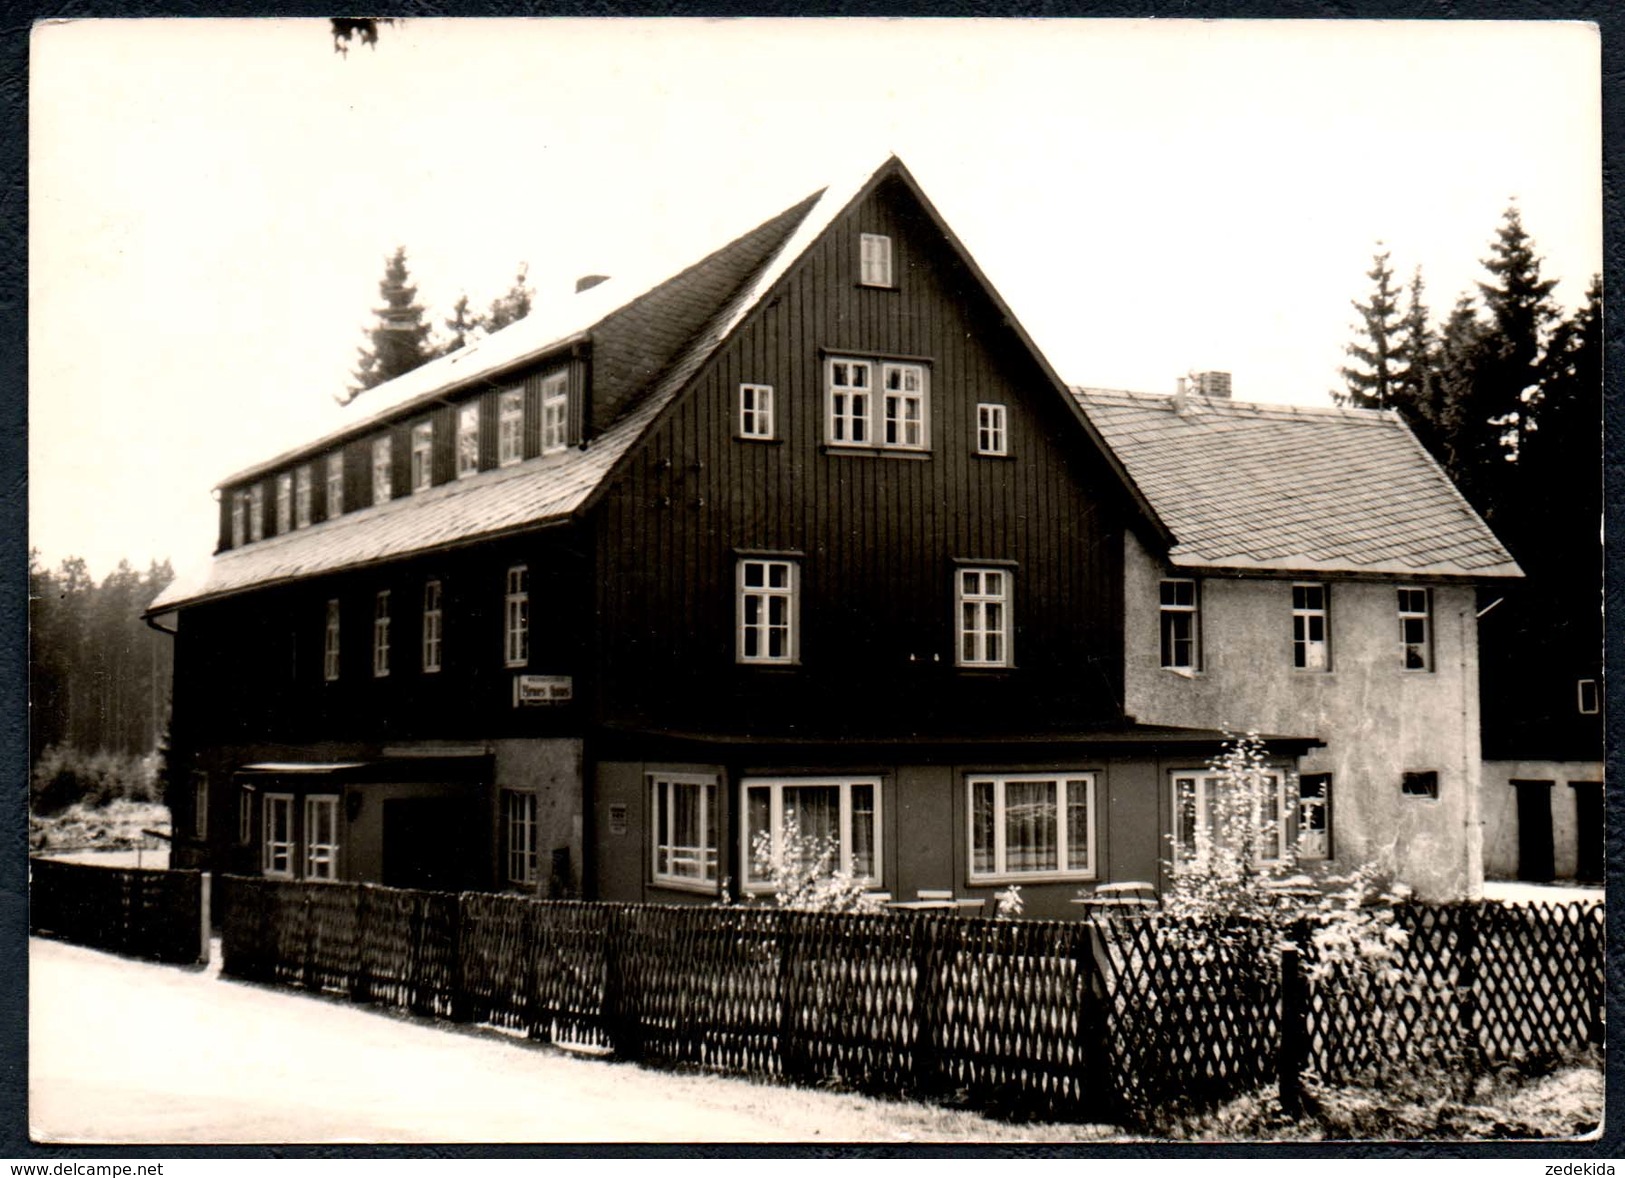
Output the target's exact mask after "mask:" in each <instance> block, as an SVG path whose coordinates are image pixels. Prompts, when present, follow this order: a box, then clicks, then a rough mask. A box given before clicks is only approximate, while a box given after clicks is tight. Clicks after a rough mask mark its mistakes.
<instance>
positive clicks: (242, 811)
mask: <svg viewBox="0 0 1625 1178" xmlns="http://www.w3.org/2000/svg"><path fill="white" fill-rule="evenodd" d="M237 841H238V842H239V843H241V844H242V845H243V846H245V847H246V846H248V844H249V843H251V842H253V841H254V791H253V790H251V789H249V788H248V787H247V786H246V785H245V786H243V787H242V788H241V789H239V790H238V791H237Z"/></svg>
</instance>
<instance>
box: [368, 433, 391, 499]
mask: <svg viewBox="0 0 1625 1178" xmlns="http://www.w3.org/2000/svg"><path fill="white" fill-rule="evenodd" d="M390 441H391V438H390V437H389V435H388V434H385V435H384V436H383V437H381V438H375V439H374V440H373V443H372V502H373V506H375V507H376V506H378V505H379V504H382V503H388V502H389V500H390V496H391V495H393V494H394V485H393V483H394V473H395V448H394V447H393V446H391V445H390Z"/></svg>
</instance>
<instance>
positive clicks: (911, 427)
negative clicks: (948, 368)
mask: <svg viewBox="0 0 1625 1178" xmlns="http://www.w3.org/2000/svg"><path fill="white" fill-rule="evenodd" d="M877 370H878V373H879V379H878V382H877V380H876V371H877ZM824 382H825V390H826V395H827V405H826V409H827V413H826V419H825V430H826V439H827V440H828V442H829V443H830V444H831V445H833V446H872V447H876V448H878V449H881V450H927V449H929V448H930V445H931V378H930V373H929V372H927V371H926V368H925V365H923V364H904V363H901V362H891V361H870V360H854V359H849V358H844V357H831V358H830V359H828V360H826V361H825V364H824ZM876 383H878V384H879V389H878V391H877V390H876V388H875V385H876Z"/></svg>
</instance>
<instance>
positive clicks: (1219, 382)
mask: <svg viewBox="0 0 1625 1178" xmlns="http://www.w3.org/2000/svg"><path fill="white" fill-rule="evenodd" d="M1196 391H1197V392H1199V393H1201V394H1202V396H1204V397H1212V398H1213V399H1215V400H1220V401H1228V400H1229V399H1230V374H1229V373H1228V372H1198V373H1197V374H1196Z"/></svg>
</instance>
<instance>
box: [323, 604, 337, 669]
mask: <svg viewBox="0 0 1625 1178" xmlns="http://www.w3.org/2000/svg"><path fill="white" fill-rule="evenodd" d="M338 677H339V603H338V598H336V597H335V598H333V599H332V600H331V601H329V602H328V603H327V629H326V631H325V632H324V633H323V635H322V678H323V679H326V680H327V681H328V682H329V683H331V682H333V680H335V679H337V678H338Z"/></svg>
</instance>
